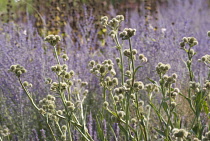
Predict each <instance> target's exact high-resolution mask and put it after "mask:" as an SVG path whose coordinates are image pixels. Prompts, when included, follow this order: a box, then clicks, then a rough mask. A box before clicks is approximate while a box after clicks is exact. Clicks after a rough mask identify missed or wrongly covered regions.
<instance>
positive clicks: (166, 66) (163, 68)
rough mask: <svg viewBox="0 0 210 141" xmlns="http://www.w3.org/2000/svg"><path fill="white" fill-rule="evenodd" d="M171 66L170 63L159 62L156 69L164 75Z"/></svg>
mask: <svg viewBox="0 0 210 141" xmlns="http://www.w3.org/2000/svg"><path fill="white" fill-rule="evenodd" d="M170 68H171V66H170V64H163V63H161V62H160V63H158V65H157V66H156V71H157V73H158V74H159V75H164V74H166V72H167V71H168V70H169V69H170Z"/></svg>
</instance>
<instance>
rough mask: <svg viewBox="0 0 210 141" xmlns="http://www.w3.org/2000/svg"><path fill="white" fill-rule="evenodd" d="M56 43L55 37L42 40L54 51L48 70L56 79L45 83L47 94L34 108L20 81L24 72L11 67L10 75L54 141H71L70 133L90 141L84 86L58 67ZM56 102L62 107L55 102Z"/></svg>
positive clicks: (25, 84) (62, 66)
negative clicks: (52, 60) (43, 120)
mask: <svg viewBox="0 0 210 141" xmlns="http://www.w3.org/2000/svg"><path fill="white" fill-rule="evenodd" d="M60 40H61V39H60V36H58V35H49V36H47V37H46V38H45V41H47V42H48V43H49V44H50V45H51V46H53V48H54V54H55V57H56V60H57V64H56V65H54V66H52V67H51V70H52V72H54V74H55V75H56V78H57V80H52V79H51V78H48V79H46V83H47V84H49V85H50V90H51V93H50V94H48V95H47V96H46V97H45V98H43V99H42V100H40V101H39V103H38V104H37V103H35V101H34V99H33V95H32V93H30V87H32V84H31V83H29V82H27V81H24V82H23V81H22V75H23V74H24V73H26V72H27V70H26V69H25V68H24V67H23V66H21V65H19V64H18V65H12V66H11V67H10V71H11V72H13V73H14V74H15V75H16V76H17V78H18V80H19V82H20V84H21V86H22V88H23V90H24V91H25V93H26V95H27V96H28V98H29V100H30V101H31V103H32V105H33V106H34V108H35V109H36V110H37V111H38V112H39V113H40V114H41V115H42V116H43V117H44V119H45V120H46V124H47V125H48V127H49V130H50V132H51V135H52V139H53V140H54V141H57V140H62V141H65V140H69V141H72V140H73V136H72V134H73V131H74V130H77V131H78V132H79V133H80V135H81V139H82V140H87V141H93V139H92V137H91V136H90V135H89V133H88V130H87V127H86V122H85V121H86V120H85V111H84V108H83V103H84V100H85V98H86V95H87V93H88V90H87V89H86V88H85V87H86V86H87V85H88V83H87V82H83V81H82V80H81V79H77V80H76V79H73V77H74V71H73V70H70V71H68V66H67V65H66V64H61V63H60V60H59V57H58V55H57V50H56V45H57V43H58V42H59V41H60ZM62 58H63V61H64V62H65V61H66V60H68V56H67V55H66V54H63V55H62ZM59 99H60V101H61V102H62V105H60V104H59V103H58V102H57V101H58V100H59ZM56 131H58V132H56Z"/></svg>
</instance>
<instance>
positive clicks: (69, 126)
mask: <svg viewBox="0 0 210 141" xmlns="http://www.w3.org/2000/svg"><path fill="white" fill-rule="evenodd" d="M67 125H68V126H67V128H68V132H69V140H70V141H72V136H71V124H70V123H68V124H67Z"/></svg>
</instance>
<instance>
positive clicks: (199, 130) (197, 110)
mask: <svg viewBox="0 0 210 141" xmlns="http://www.w3.org/2000/svg"><path fill="white" fill-rule="evenodd" d="M208 35H209V32H208ZM196 45H198V41H197V39H196V38H194V37H184V38H183V39H182V42H181V43H180V47H181V49H183V50H184V51H185V52H186V53H187V59H188V60H187V61H185V65H186V67H187V69H188V73H189V89H188V94H187V96H186V95H183V94H181V93H179V94H180V95H181V96H183V97H184V98H185V99H186V100H187V102H188V103H189V106H190V109H191V110H192V112H193V114H194V117H193V121H192V122H191V127H190V130H191V132H192V133H193V134H194V135H196V137H197V138H198V139H202V136H203V134H204V133H203V131H204V129H205V128H206V125H205V124H203V123H202V119H201V114H202V113H204V114H206V117H208V114H209V86H210V85H209V84H210V82H209V74H208V78H207V79H206V80H205V82H204V84H201V83H199V82H196V80H195V77H194V73H193V70H192V64H193V57H194V56H195V55H196V52H195V51H194V49H193V47H194V46H196ZM199 61H202V62H203V63H205V64H206V65H207V66H208V63H209V55H205V56H203V57H202V58H201V59H199ZM208 67H209V66H208ZM208 126H209V125H208Z"/></svg>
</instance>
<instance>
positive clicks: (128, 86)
mask: <svg viewBox="0 0 210 141" xmlns="http://www.w3.org/2000/svg"><path fill="white" fill-rule="evenodd" d="M131 87H133V90H134V91H136V92H137V91H139V90H142V89H144V84H143V82H141V81H135V82H133V84H132V79H127V80H126V83H125V90H126V91H129V90H130V89H131Z"/></svg>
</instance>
